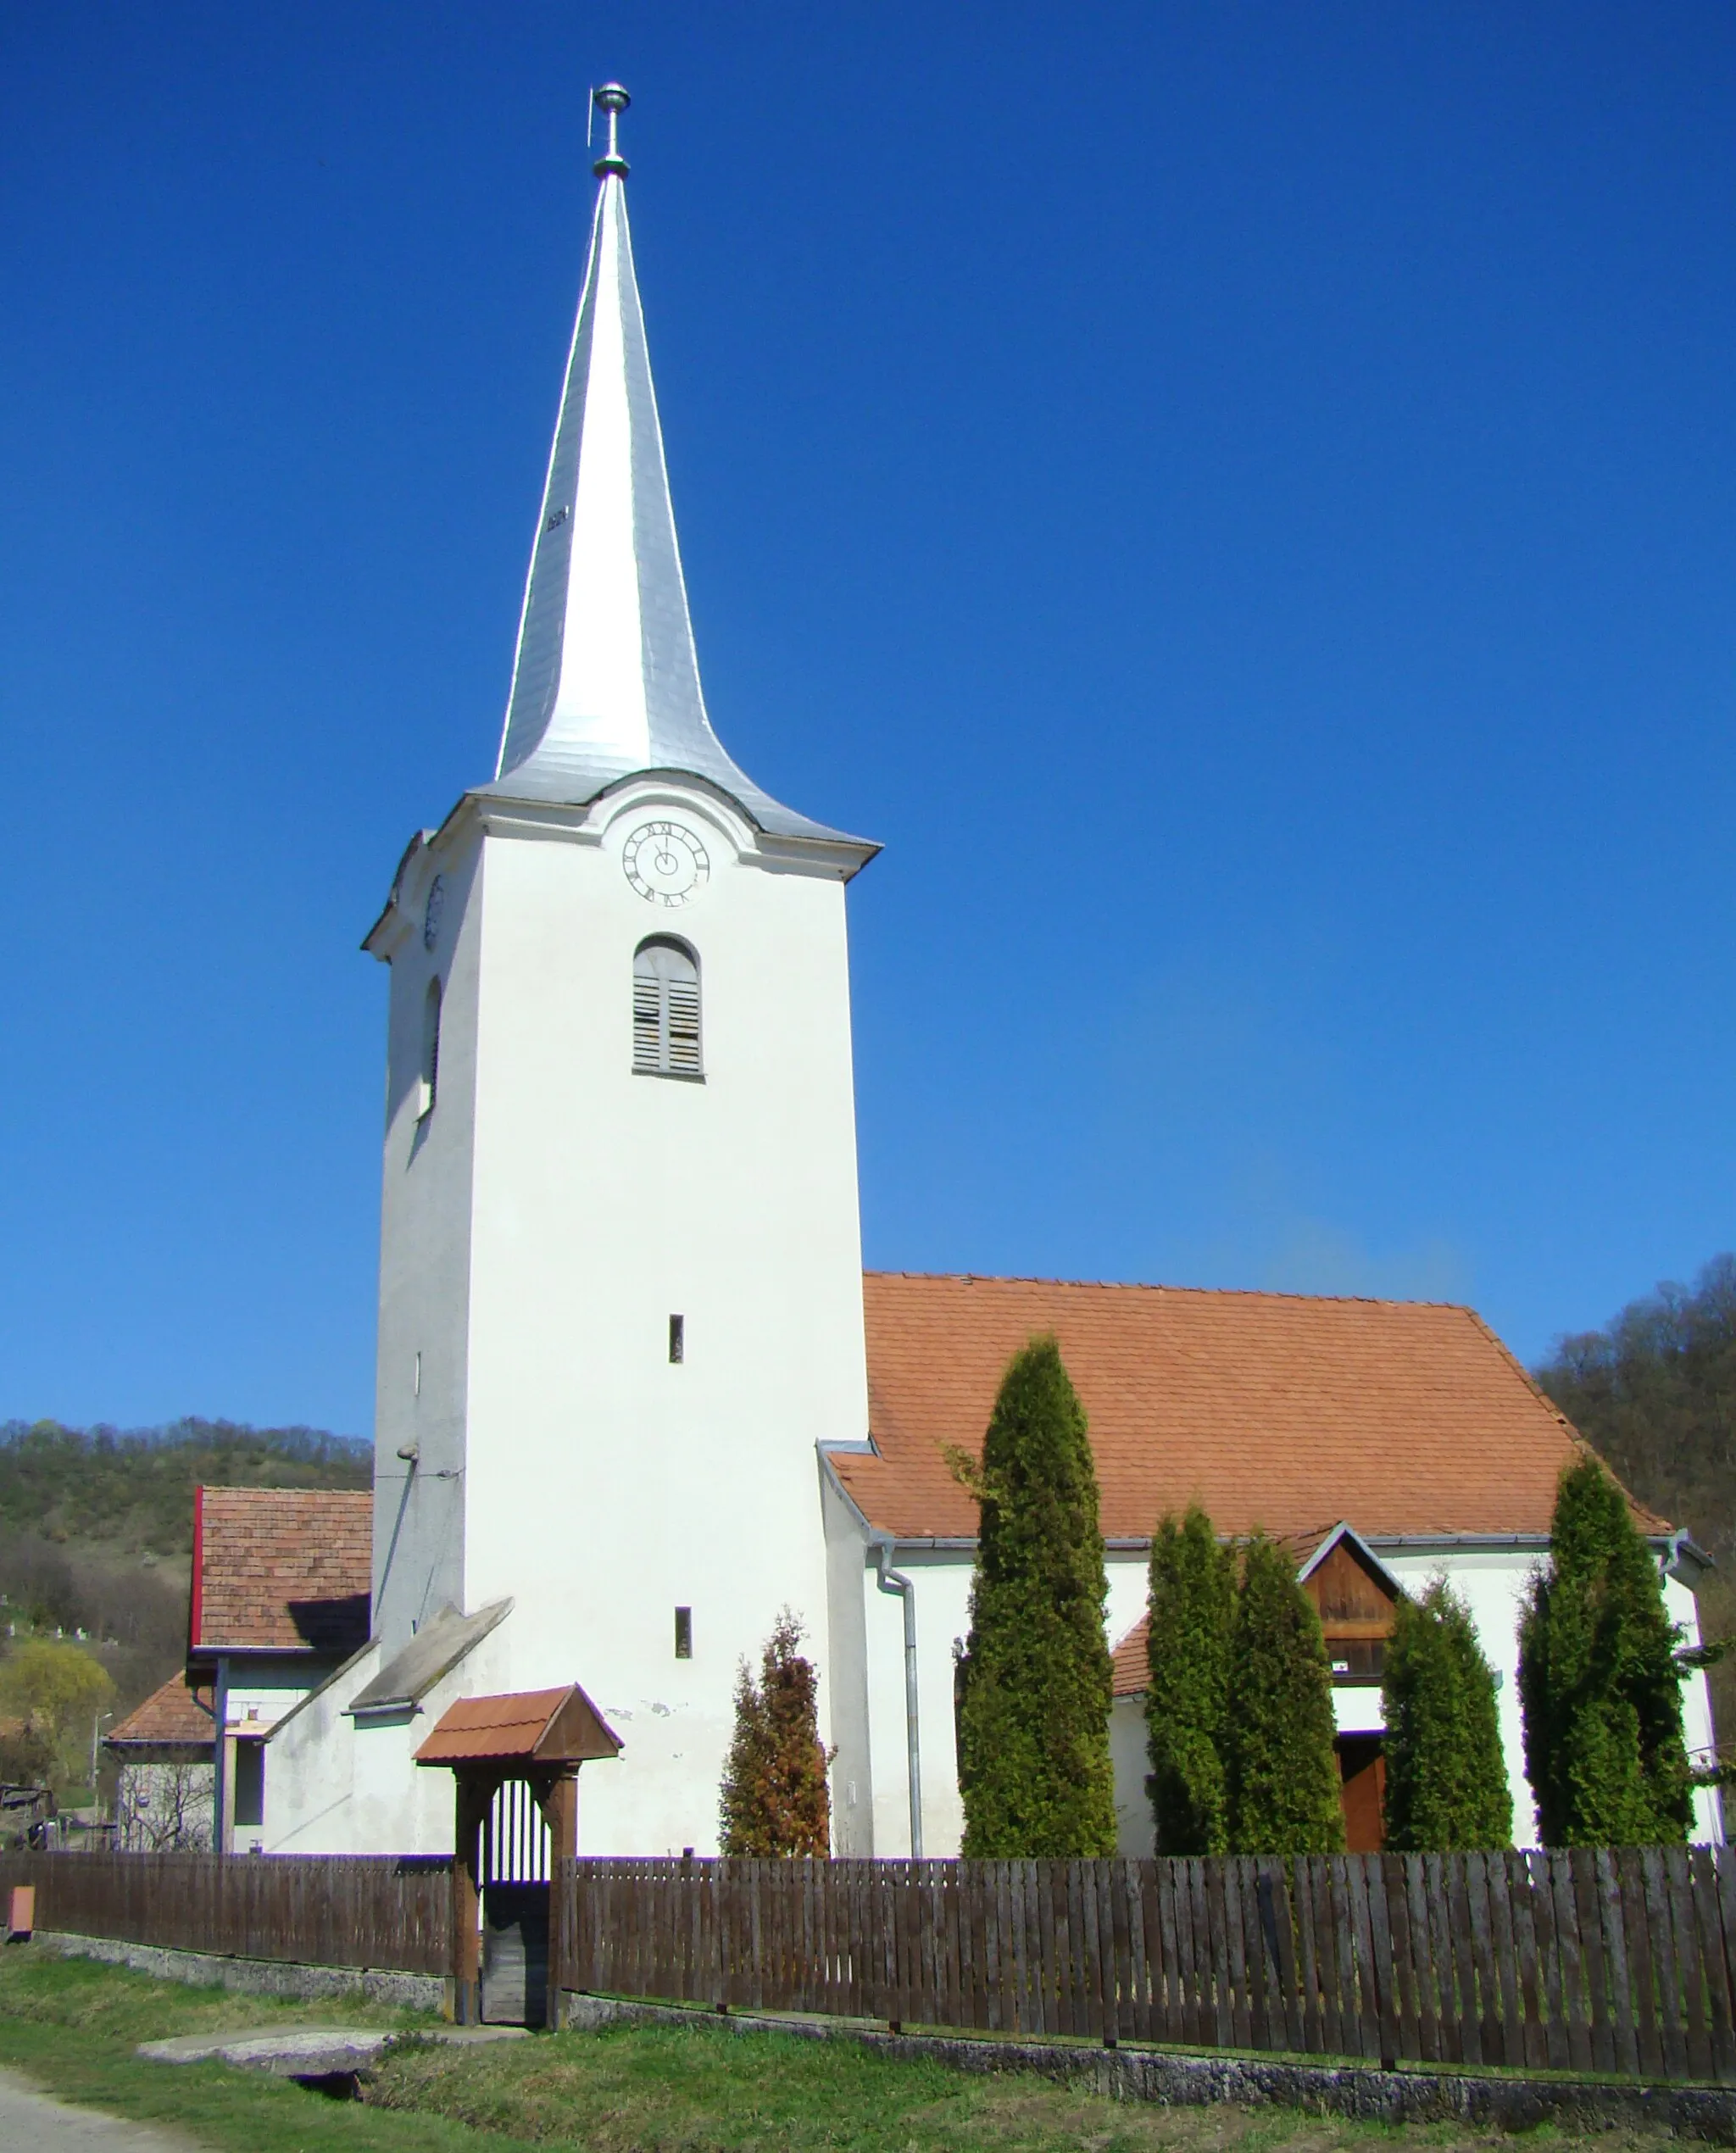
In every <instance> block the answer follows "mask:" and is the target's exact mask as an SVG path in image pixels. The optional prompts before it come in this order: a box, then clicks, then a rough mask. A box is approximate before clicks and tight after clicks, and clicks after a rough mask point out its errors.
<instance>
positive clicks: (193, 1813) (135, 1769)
mask: <svg viewBox="0 0 1736 2153" xmlns="http://www.w3.org/2000/svg"><path fill="white" fill-rule="evenodd" d="M215 1724H216V1718H215V1707H214V1697H213V1694H212V1691H211V1688H210V1686H209V1683H208V1684H206V1685H205V1686H204V1687H203V1688H200V1687H199V1686H198V1685H197V1684H195V1683H192V1682H191V1681H189V1680H188V1678H187V1676H186V1673H185V1672H181V1673H180V1674H175V1675H171V1676H170V1677H169V1679H168V1681H167V1682H165V1683H164V1684H163V1686H162V1688H160V1689H153V1691H152V1693H151V1694H150V1695H149V1696H148V1697H147V1698H146V1700H145V1701H144V1703H143V1704H142V1705H138V1706H136V1708H135V1710H134V1711H131V1712H130V1713H129V1714H128V1715H127V1716H126V1717H125V1719H124V1720H122V1721H121V1722H120V1725H119V1726H118V1727H115V1728H114V1731H113V1732H112V1733H110V1734H109V1736H108V1738H107V1739H106V1741H105V1742H104V1744H103V1747H104V1748H105V1749H106V1750H108V1751H109V1754H110V1755H112V1756H113V1757H114V1760H115V1761H116V1762H117V1764H118V1765H119V1766H120V1772H119V1776H118V1778H117V1781H116V1784H115V1789H114V1831H115V1839H116V1843H117V1844H119V1845H120V1847H121V1849H122V1850H124V1851H125V1852H126V1853H129V1854H174V1853H181V1852H186V1851H187V1850H191V1849H196V1848H209V1846H210V1845H211V1844H213V1841H214V1833H215V1828H216V1818H215V1807H214V1794H215V1792H216V1783H217V1775H216V1769H215V1766H214V1761H213V1758H214V1751H215V1748H216V1744H215V1743H214V1740H213V1739H212V1728H213V1727H214V1726H215Z"/></svg>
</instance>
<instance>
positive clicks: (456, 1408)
mask: <svg viewBox="0 0 1736 2153" xmlns="http://www.w3.org/2000/svg"><path fill="white" fill-rule="evenodd" d="M657 818H667V819H673V820H676V821H680V822H682V823H684V824H685V825H686V826H687V827H688V828H689V829H691V830H693V831H694V832H697V833H698V835H699V836H700V837H701V838H702V840H703V843H704V848H705V850H706V852H707V854H708V855H709V877H708V879H707V880H706V881H705V882H704V885H703V887H701V888H700V889H699V890H698V892H696V893H695V895H694V897H693V901H692V902H690V903H688V904H685V905H683V906H682V907H680V908H679V909H676V910H670V909H665V908H664V907H662V906H660V905H654V904H648V902H647V901H646V900H645V899H644V898H643V897H642V896H640V895H639V894H638V893H637V892H636V891H635V890H634V889H633V887H632V886H631V885H630V883H629V882H628V880H627V878H626V874H625V873H624V871H623V868H622V860H621V854H622V850H623V847H624V844H625V842H626V838H627V837H628V836H629V834H630V833H631V832H632V831H633V830H634V829H636V828H637V827H638V826H640V825H641V824H643V822H645V821H648V820H653V819H657ZM467 832H468V833H469V834H466V833H467ZM477 832H481V834H480V836H479V835H477V834H476V833H477ZM467 847H468V849H467ZM785 852H786V854H787V856H782V857H773V856H770V855H769V854H767V853H766V852H765V851H764V850H763V849H762V848H761V847H760V844H759V843H758V842H757V841H756V839H755V837H754V832H752V831H751V830H750V829H749V828H748V826H747V825H746V824H745V823H744V822H743V821H742V820H741V819H740V818H739V816H738V815H737V814H736V813H735V812H734V810H733V809H729V808H727V807H726V806H724V805H722V804H721V803H720V802H719V800H718V799H717V798H715V797H714V796H713V795H712V794H711V793H709V789H708V788H705V787H700V786H698V785H696V784H688V783H686V782H664V781H652V780H636V781H634V782H632V784H630V785H628V786H626V787H623V788H621V790H620V791H619V792H617V793H614V794H612V795H611V796H609V798H608V799H607V800H605V801H604V802H602V803H600V804H598V806H597V807H596V808H595V809H593V811H592V813H591V814H590V815H585V814H584V813H582V812H581V811H577V810H570V809H559V808H556V809H532V808H522V807H519V806H515V805H506V806H504V805H502V804H498V803H490V804H487V806H486V807H483V806H481V805H478V804H471V805H470V806H468V807H467V808H466V809H465V810H463V811H462V812H461V814H460V815H459V817H458V818H456V819H455V821H454V824H453V827H452V830H451V831H450V832H448V833H446V834H445V835H443V836H442V838H441V839H439V840H437V841H436V843H435V844H434V845H433V846H432V847H431V848H427V849H426V851H424V852H422V853H420V854H417V855H415V857H414V858H413V860H412V861H411V864H410V871H408V872H407V873H406V876H405V881H404V886H403V892H402V893H401V898H400V909H401V913H402V918H401V919H398V920H395V921H392V922H390V923H389V924H388V926H387V929H386V930H384V931H382V932H383V936H384V937H385V938H386V939H387V941H389V944H390V948H391V950H392V965H393V971H394V981H393V990H392V1079H391V1091H392V1110H391V1119H390V1121H389V1125H388V1133H387V1163H386V1177H385V1199H384V1221H383V1225H382V1237H381V1238H382V1276H381V1378H380V1419H379V1427H378V1437H377V1446H376V1466H377V1471H378V1481H377V1483H376V1485H377V1498H376V1577H379V1578H382V1579H383V1580H384V1589H383V1591H382V1592H381V1600H380V1614H379V1616H378V1617H377V1618H376V1619H377V1626H378V1627H379V1628H380V1629H381V1634H382V1637H383V1638H384V1641H385V1644H386V1647H387V1650H388V1651H389V1650H395V1649H396V1648H397V1647H398V1645H400V1644H402V1643H403V1641H404V1639H405V1638H408V1636H409V1632H410V1628H411V1625H412V1623H413V1622H420V1620H421V1619H423V1618H424V1617H425V1616H426V1615H428V1614H431V1612H432V1611H434V1609H435V1607H436V1606H437V1605H439V1604H440V1602H441V1600H442V1599H446V1598H450V1599H453V1601H454V1602H455V1604H458V1605H465V1606H469V1607H476V1606H480V1605H484V1604H486V1603H487V1602H488V1601H489V1600H492V1599H498V1598H501V1597H504V1596H507V1595H510V1596H511V1597H512V1598H513V1599H514V1600H515V1603H516V1605H515V1611H514V1612H513V1613H512V1614H511V1615H510V1616H509V1617H508V1618H507V1620H506V1622H504V1624H503V1625H502V1626H501V1628H500V1629H499V1631H498V1632H497V1633H494V1637H493V1638H492V1639H491V1644H492V1646H493V1648H494V1650H493V1652H492V1655H490V1656H491V1665H492V1666H493V1669H494V1671H493V1672H492V1673H491V1674H490V1676H489V1677H487V1681H486V1682H485V1681H484V1680H483V1679H482V1677H481V1675H480V1673H479V1672H478V1670H477V1662H476V1656H475V1655H473V1660H472V1661H467V1662H466V1663H465V1667H464V1668H463V1669H461V1670H460V1671H459V1677H458V1679H459V1683H460V1685H461V1689H462V1694H480V1691H481V1689H484V1688H491V1687H492V1688H503V1689H533V1688H543V1687H548V1686H553V1685H554V1684H557V1683H566V1682H570V1681H575V1680H576V1681H578V1682H581V1683H583V1684H584V1686H585V1688H586V1689H587V1692H588V1694H590V1695H591V1696H592V1697H593V1700H595V1702H596V1703H597V1705H598V1707H599V1709H600V1710H601V1711H603V1713H604V1716H605V1717H606V1718H607V1720H608V1721H609V1724H610V1725H611V1726H612V1727H613V1728H614V1729H615V1733H617V1734H618V1735H619V1736H620V1738H621V1739H622V1740H623V1742H624V1744H625V1745H626V1747H625V1753H624V1756H623V1759H622V1761H621V1763H620V1766H619V1767H618V1768H617V1769H615V1770H612V1771H611V1772H609V1774H607V1775H604V1774H601V1773H598V1774H597V1775H594V1778H587V1783H586V1784H585V1786H584V1788H583V1789H581V1811H582V1814H583V1819H584V1822H583V1825H582V1828H583V1829H584V1831H585V1833H586V1838H587V1843H588V1844H589V1846H590V1847H591V1849H592V1850H594V1851H609V1852H617V1853H643V1854H663V1853H679V1852H680V1851H681V1850H682V1848H683V1847H687V1846H691V1847H693V1848H694V1849H695V1850H698V1851H700V1852H709V1851H711V1850H714V1849H715V1845H716V1839H717V1795H718V1788H719V1782H720V1779H721V1772H722V1766H723V1760H724V1754H725V1751H726V1747H727V1744H728V1740H729V1737H730V1733H731V1729H732V1717H733V1715H732V1700H733V1691H734V1685H735V1677H736V1670H737V1663H738V1661H740V1660H742V1659H743V1658H745V1659H747V1660H748V1661H750V1662H753V1663H755V1664H757V1661H758V1657H759V1654H760V1648H761V1646H762V1645H763V1644H764V1642H765V1638H766V1637H767V1635H768V1634H769V1633H770V1631H771V1627H772V1626H773V1624H774V1622H776V1619H777V1616H778V1614H779V1611H780V1610H781V1609H782V1608H783V1607H784V1606H786V1605H787V1606H789V1607H791V1608H792V1609H793V1611H795V1613H796V1615H797V1616H798V1620H799V1621H800V1622H801V1623H802V1624H803V1626H804V1630H805V1633H806V1637H807V1647H806V1649H807V1650H808V1651H809V1653H810V1656H811V1657H812V1658H813V1659H814V1661H815V1664H816V1666H818V1667H819V1668H820V1669H821V1729H822V1737H823V1739H826V1741H827V1742H828V1744H830V1743H831V1742H832V1741H833V1740H835V1739H837V1736H836V1735H835V1734H834V1733H833V1732H832V1682H831V1680H830V1678H829V1677H830V1671H831V1655H830V1650H829V1642H828V1631H829V1626H830V1611H829V1605H828V1593H827V1570H826V1549H825V1527H824V1522H823V1519H822V1515H821V1492H820V1465H819V1460H818V1456H817V1451H816V1446H817V1445H818V1444H822V1443H826V1442H845V1443H860V1442H861V1441H862V1440H864V1439H865V1436H866V1433H867V1388H866V1373H865V1350H864V1344H863V1335H862V1288H861V1250H860V1231H859V1227H858V1217H857V1199H856V1152H855V1122H854V1092H853V1081H852V1068H851V1047H850V1022H849V960H848V951H847V946H846V941H845V921H844V893H843V883H842V882H841V881H840V879H839V876H838V872H837V866H836V865H835V864H834V865H832V866H827V865H825V864H824V863H821V862H819V861H816V860H814V859H813V858H812V857H811V856H804V857H799V858H798V857H797V856H796V854H795V849H794V848H785ZM478 855H480V857H479V856H478ZM436 868H438V870H439V871H440V872H441V873H442V876H443V877H444V879H445V906H444V910H443V913H442V934H441V938H440V941H439V943H438V944H437V949H436V950H435V952H434V953H433V954H432V956H430V954H429V953H427V952H426V950H425V949H424V948H423V945H422V938H421V932H420V927H421V920H422V913H423V907H424V905H425V904H426V885H427V882H428V881H429V879H431V872H432V871H433V870H434V869H436ZM651 934H672V935H675V936H676V937H679V938H680V939H682V940H683V941H685V942H686V943H688V944H689V945H690V946H691V947H692V948H693V949H694V951H695V952H696V954H697V956H698V965H699V972H700V981H701V995H702V1006H703V1026H704V1082H684V1081H681V1080H677V1079H670V1078H664V1077H657V1076H642V1075H636V1074H635V1073H634V1071H633V1068H632V962H633V953H634V950H635V949H636V948H637V945H638V944H639V943H640V942H641V941H642V940H643V938H644V937H646V936H648V935H651ZM442 959H445V960H447V961H448V964H449V970H448V972H447V974H446V982H447V983H446V988H445V994H444V1000H443V1010H442V1043H441V1061H440V1084H439V1095H438V1099H437V1104H436V1106H435V1109H434V1111H433V1113H432V1114H431V1115H429V1116H428V1117H427V1119H426V1121H425V1122H423V1123H421V1124H420V1125H418V1123H417V1121H416V1119H415V1108H416V1104H417V1101H416V1099H415V1078H416V1077H417V1076H419V1075H420V1051H421V1031H420V1026H421V1010H422V1003H423V997H424V995H425V993H426V980H427V976H428V974H429V971H430V970H431V967H432V965H434V964H436V963H438V962H439V961H441V960H442ZM400 975H401V976H400ZM676 1314H679V1315H680V1316H682V1317H683V1319H684V1327H685V1342H684V1343H685V1354H684V1358H683V1360H682V1363H681V1364H680V1365H679V1366H674V1365H671V1364H670V1359H669V1319H670V1316H671V1315H676ZM417 1352H420V1354H421V1355H422V1360H421V1394H420V1398H417V1397H416V1396H415V1388H414V1371H415V1354H416V1353H417ZM411 1440H414V1441H415V1442H416V1443H417V1444H419V1445H420V1460H419V1461H418V1463H417V1465H416V1467H415V1474H414V1477H412V1479H411V1480H410V1481H409V1483H408V1494H406V1493H405V1492H404V1491H405V1488H406V1483H405V1482H404V1481H403V1478H402V1477H401V1476H402V1475H403V1471H404V1466H403V1464H402V1463H401V1462H400V1461H399V1460H398V1458H397V1456H396V1453H397V1450H398V1448H399V1446H400V1445H401V1444H405V1443H407V1442H409V1441H411ZM400 1509H402V1511H403V1522H402V1523H400V1522H398V1511H399V1510H400ZM394 1535H395V1536H396V1541H395V1545H394ZM678 1606H680V1607H687V1608H690V1609H691V1610H692V1611H693V1656H692V1658H691V1659H686V1660H677V1659H676V1656H675V1611H676V1608H677V1607H678ZM859 1664H860V1662H859ZM859 1720H860V1711H859ZM840 1726H841V1727H842V1726H843V1722H842V1721H841V1722H840ZM858 1737H859V1739H860V1727H859V1730H858ZM379 1742H380V1738H379V1736H378V1735H377V1734H373V1733H364V1734H359V1735H357V1736H356V1737H355V1738H354V1746H355V1749H356V1752H357V1761H356V1763H355V1765H354V1767H353V1768H354V1769H356V1770H359V1769H360V1768H361V1765H360V1761H359V1760H360V1758H361V1755H362V1753H363V1751H364V1750H366V1751H367V1752H368V1754H369V1755H370V1756H371V1755H375V1754H376V1750H377V1752H378V1754H380V1755H384V1754H385V1752H384V1750H381V1749H379ZM861 1776H862V1777H865V1775H861ZM859 1783H860V1779H859ZM349 1800H350V1805H351V1809H352V1813H353V1816H357V1817H360V1816H364V1815H365V1816H367V1817H369V1818H370V1820H372V1821H370V1823H369V1824H368V1826H367V1828H366V1832H363V1831H362V1828H361V1827H360V1826H359V1825H356V1826H355V1827H353V1837H354V1843H355V1844H357V1845H358V1846H361V1845H364V1844H376V1845H379V1846H382V1847H389V1848H393V1849H396V1848H398V1847H400V1846H405V1845H408V1844H410V1841H409V1839H407V1838H406V1837H405V1834H406V1833H408V1832H409V1831H410V1830H411V1829H412V1828H413V1817H412V1815H411V1810H412V1809H413V1808H414V1803H411V1802H410V1798H409V1797H408V1796H400V1805H401V1806H400V1810H399V1811H398V1812H396V1813H394V1812H393V1811H392V1809H391V1807H390V1805H389V1804H387V1803H385V1802H384V1801H383V1800H382V1802H381V1804H379V1805H373V1804H371V1803H370V1802H366V1801H363V1800H361V1797H360V1790H359V1785H358V1786H357V1787H355V1788H353V1789H352V1792H351V1794H350V1796H349ZM311 1801H312V1796H311V1795H310V1796H309V1803H311ZM405 1803H409V1807H404V1806H403V1804H405ZM414 1828H416V1829H420V1827H414ZM375 1831H377V1833H378V1834H379V1836H378V1837H376V1838H375V1839H372V1840H371V1841H370V1839H369V1838H368V1837H367V1833H372V1832H375ZM356 1833H360V1834H361V1835H360V1836H355V1834H356Z"/></svg>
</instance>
